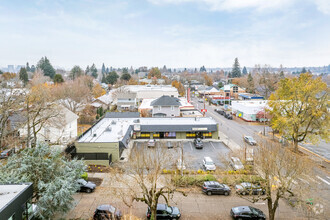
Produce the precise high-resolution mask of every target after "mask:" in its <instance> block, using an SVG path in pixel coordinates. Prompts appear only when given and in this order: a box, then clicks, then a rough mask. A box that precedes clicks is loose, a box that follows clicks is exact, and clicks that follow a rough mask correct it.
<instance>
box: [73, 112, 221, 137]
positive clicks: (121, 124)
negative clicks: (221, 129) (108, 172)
mask: <svg viewBox="0 0 330 220" xmlns="http://www.w3.org/2000/svg"><path fill="white" fill-rule="evenodd" d="M137 119H139V124H140V125H159V126H161V125H172V126H180V125H191V126H194V125H214V124H217V123H216V121H214V119H213V118H210V117H198V118H196V117H181V118H103V119H102V120H101V121H99V122H98V123H97V124H96V125H94V127H92V128H91V129H90V130H89V131H88V132H86V133H85V134H84V135H83V136H82V137H81V138H80V139H79V140H78V142H79V143H83V142H96V143H98V142H101V143H103V142H111V143H113V142H118V141H120V140H122V139H123V137H124V136H125V134H126V132H127V130H128V128H129V126H130V125H134V124H135V122H134V121H136V120H137Z"/></svg>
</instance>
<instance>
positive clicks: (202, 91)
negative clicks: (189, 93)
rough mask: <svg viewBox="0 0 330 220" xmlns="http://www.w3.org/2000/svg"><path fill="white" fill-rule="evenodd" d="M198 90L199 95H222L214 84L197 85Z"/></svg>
mask: <svg viewBox="0 0 330 220" xmlns="http://www.w3.org/2000/svg"><path fill="white" fill-rule="evenodd" d="M197 91H198V94H199V97H204V96H210V95H220V94H221V92H220V91H219V90H218V89H216V88H215V87H213V86H204V85H202V86H197Z"/></svg>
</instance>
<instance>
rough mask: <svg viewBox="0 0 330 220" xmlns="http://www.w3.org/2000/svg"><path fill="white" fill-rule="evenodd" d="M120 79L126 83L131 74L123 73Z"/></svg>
mask: <svg viewBox="0 0 330 220" xmlns="http://www.w3.org/2000/svg"><path fill="white" fill-rule="evenodd" d="M120 79H121V80H125V81H128V80H130V79H131V74H129V73H124V74H123V75H121V77H120Z"/></svg>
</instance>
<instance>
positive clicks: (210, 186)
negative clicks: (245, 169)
mask: <svg viewBox="0 0 330 220" xmlns="http://www.w3.org/2000/svg"><path fill="white" fill-rule="evenodd" d="M202 191H203V192H204V193H206V194H207V195H209V196H210V195H212V194H219V195H225V196H228V195H229V194H230V188H229V186H227V185H226V184H221V183H218V182H216V181H206V182H204V184H203V186H202Z"/></svg>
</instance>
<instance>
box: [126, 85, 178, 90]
mask: <svg viewBox="0 0 330 220" xmlns="http://www.w3.org/2000/svg"><path fill="white" fill-rule="evenodd" d="M125 88H126V89H128V90H129V91H131V92H140V91H156V90H157V91H158V90H159V91H164V92H169V91H171V92H175V91H178V90H177V89H176V88H175V87H173V86H170V85H128V86H125Z"/></svg>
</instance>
